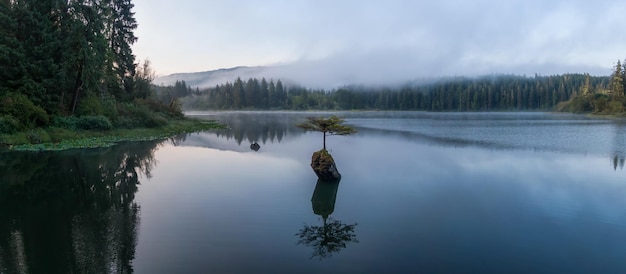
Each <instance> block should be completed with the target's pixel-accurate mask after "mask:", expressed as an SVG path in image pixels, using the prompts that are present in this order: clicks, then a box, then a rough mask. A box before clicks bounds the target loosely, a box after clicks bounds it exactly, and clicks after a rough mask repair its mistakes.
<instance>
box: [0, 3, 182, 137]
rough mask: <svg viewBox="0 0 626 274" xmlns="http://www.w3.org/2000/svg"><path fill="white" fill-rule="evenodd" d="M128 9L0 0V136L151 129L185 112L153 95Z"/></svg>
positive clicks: (126, 5) (123, 6)
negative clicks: (49, 130) (137, 55)
mask: <svg viewBox="0 0 626 274" xmlns="http://www.w3.org/2000/svg"><path fill="white" fill-rule="evenodd" d="M133 6H134V5H133V3H132V2H131V0H46V1H40V0H0V71H1V72H2V73H0V134H15V133H16V132H24V131H28V130H33V129H39V128H55V129H64V130H108V129H112V128H122V129H123V128H138V127H156V126H160V125H164V124H166V123H167V122H168V120H170V119H172V118H176V117H182V112H181V111H180V106H179V105H178V104H176V102H168V103H167V104H160V103H159V102H158V101H156V100H154V99H152V96H151V84H150V83H151V81H152V79H153V78H154V73H153V72H152V70H151V68H150V63H149V62H148V61H144V62H143V63H141V64H140V63H139V62H138V61H137V60H136V58H135V55H134V54H133V52H132V45H133V44H134V43H135V42H136V41H137V37H136V36H135V33H134V31H135V29H136V28H137V22H136V20H135V15H134V12H133ZM35 135H36V134H35ZM30 137H32V138H30ZM29 139H31V140H30V141H31V142H36V141H37V140H38V136H29ZM5 142H6V139H5ZM0 143H2V140H0Z"/></svg>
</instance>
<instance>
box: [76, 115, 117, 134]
mask: <svg viewBox="0 0 626 274" xmlns="http://www.w3.org/2000/svg"><path fill="white" fill-rule="evenodd" d="M76 127H77V128H78V129H83V130H110V129H112V128H113V125H112V124H111V121H110V120H109V118H107V117H104V116H102V115H96V116H81V117H79V118H78V119H77V121H76Z"/></svg>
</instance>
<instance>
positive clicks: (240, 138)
mask: <svg viewBox="0 0 626 274" xmlns="http://www.w3.org/2000/svg"><path fill="white" fill-rule="evenodd" d="M303 117H304V116H301V115H293V114H292V115H281V114H271V113H267V114H264V113H256V114H245V113H242V114H231V115H224V116H219V117H216V118H217V119H218V120H219V121H220V122H221V123H223V124H225V125H227V126H228V129H226V130H220V131H217V133H216V135H217V136H218V137H222V138H226V139H228V140H230V139H234V140H235V141H237V144H239V145H241V144H242V143H243V142H244V141H247V142H248V143H261V144H266V143H267V142H272V143H274V142H278V143H280V142H281V141H282V140H283V139H284V138H286V137H287V136H291V137H294V136H299V135H302V134H304V130H301V129H299V128H297V127H295V125H296V124H297V123H300V122H301V121H303V120H304V118H303Z"/></svg>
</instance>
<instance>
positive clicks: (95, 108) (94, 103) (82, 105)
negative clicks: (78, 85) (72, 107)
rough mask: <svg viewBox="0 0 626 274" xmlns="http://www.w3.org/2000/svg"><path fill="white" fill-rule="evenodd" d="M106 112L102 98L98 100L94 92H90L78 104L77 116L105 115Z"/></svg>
mask: <svg viewBox="0 0 626 274" xmlns="http://www.w3.org/2000/svg"><path fill="white" fill-rule="evenodd" d="M104 110H105V108H104V104H103V103H102V100H100V98H98V96H96V95H95V94H93V93H92V92H89V93H87V96H85V97H84V98H83V99H82V100H81V101H80V102H79V103H78V106H77V108H76V112H75V114H76V115H77V116H82V115H103V114H104Z"/></svg>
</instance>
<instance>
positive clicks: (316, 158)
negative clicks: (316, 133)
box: [311, 149, 341, 181]
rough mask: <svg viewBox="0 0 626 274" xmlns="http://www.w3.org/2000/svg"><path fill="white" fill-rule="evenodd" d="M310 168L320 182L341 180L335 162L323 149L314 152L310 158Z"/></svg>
mask: <svg viewBox="0 0 626 274" xmlns="http://www.w3.org/2000/svg"><path fill="white" fill-rule="evenodd" d="M311 168H313V172H315V175H317V177H318V178H319V179H320V180H322V181H337V180H339V179H341V174H339V170H337V166H336V165H335V160H334V159H333V157H332V156H330V153H328V151H326V150H325V149H322V150H320V151H316V152H314V153H313V156H312V157H311Z"/></svg>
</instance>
